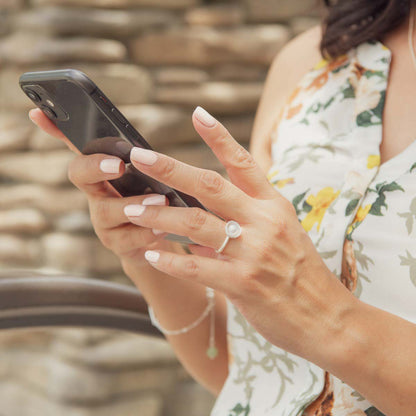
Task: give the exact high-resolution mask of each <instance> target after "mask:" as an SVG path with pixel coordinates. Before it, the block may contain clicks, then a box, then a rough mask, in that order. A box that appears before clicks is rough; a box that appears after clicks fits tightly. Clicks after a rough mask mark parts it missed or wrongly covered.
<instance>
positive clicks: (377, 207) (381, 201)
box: [369, 182, 404, 216]
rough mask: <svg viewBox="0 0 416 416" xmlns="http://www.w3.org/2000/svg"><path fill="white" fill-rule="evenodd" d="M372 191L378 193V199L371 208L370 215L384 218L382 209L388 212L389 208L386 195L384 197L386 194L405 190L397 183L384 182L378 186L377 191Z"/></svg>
mask: <svg viewBox="0 0 416 416" xmlns="http://www.w3.org/2000/svg"><path fill="white" fill-rule="evenodd" d="M370 191H371V192H376V193H378V198H377V199H376V201H375V202H374V203H373V205H372V206H371V209H370V212H369V214H371V215H377V216H383V213H382V212H381V208H382V207H385V208H386V210H387V209H388V206H387V204H386V195H384V193H385V192H393V191H402V192H404V189H403V188H402V187H401V186H400V185H399V184H398V183H397V182H391V183H386V182H382V183H379V184H377V185H376V190H374V189H370Z"/></svg>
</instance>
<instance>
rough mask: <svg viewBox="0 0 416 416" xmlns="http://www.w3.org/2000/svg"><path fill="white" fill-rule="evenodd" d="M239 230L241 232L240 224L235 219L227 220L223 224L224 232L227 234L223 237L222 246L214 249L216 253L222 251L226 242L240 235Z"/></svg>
mask: <svg viewBox="0 0 416 416" xmlns="http://www.w3.org/2000/svg"><path fill="white" fill-rule="evenodd" d="M241 232H242V229H241V226H240V224H239V223H238V222H237V221H228V222H227V224H225V234H226V235H227V236H226V237H225V240H224V242H223V243H222V246H221V247H220V248H219V249H218V250H215V252H216V253H218V254H220V253H222V252H223V251H224V249H225V247H226V246H227V244H228V242H229V241H230V240H234V239H236V238H238V237H240V235H241Z"/></svg>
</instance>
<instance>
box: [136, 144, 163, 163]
mask: <svg viewBox="0 0 416 416" xmlns="http://www.w3.org/2000/svg"><path fill="white" fill-rule="evenodd" d="M130 159H131V160H134V161H135V162H139V163H143V164H144V165H154V164H155V163H156V160H157V154H156V153H155V152H153V151H152V150H148V149H141V148H140V147H133V149H131V153H130Z"/></svg>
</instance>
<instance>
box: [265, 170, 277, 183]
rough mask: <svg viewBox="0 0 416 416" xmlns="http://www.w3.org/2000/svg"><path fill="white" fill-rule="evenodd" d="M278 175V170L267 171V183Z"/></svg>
mask: <svg viewBox="0 0 416 416" xmlns="http://www.w3.org/2000/svg"><path fill="white" fill-rule="evenodd" d="M278 173H279V169H272V170H270V171H269V173H268V174H267V179H268V180H269V182H271V181H272V180H273V178H274V177H275V176H276V175H277V174H278Z"/></svg>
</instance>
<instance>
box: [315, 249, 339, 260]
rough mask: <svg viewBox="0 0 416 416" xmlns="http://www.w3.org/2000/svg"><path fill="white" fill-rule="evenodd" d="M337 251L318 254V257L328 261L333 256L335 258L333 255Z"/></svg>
mask: <svg viewBox="0 0 416 416" xmlns="http://www.w3.org/2000/svg"><path fill="white" fill-rule="evenodd" d="M337 251H338V250H334V251H324V252H319V255H320V256H321V257H322V258H323V259H330V258H332V257H334V256H335V254H337Z"/></svg>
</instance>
